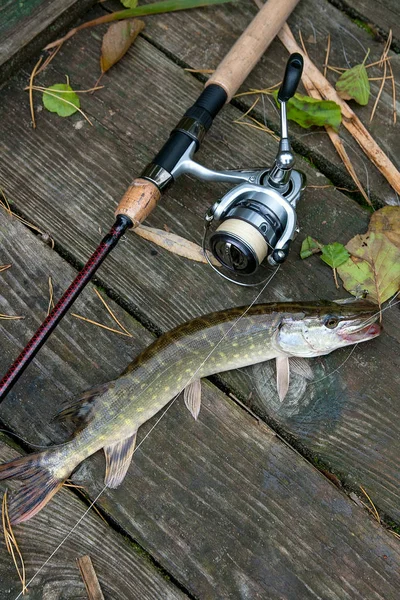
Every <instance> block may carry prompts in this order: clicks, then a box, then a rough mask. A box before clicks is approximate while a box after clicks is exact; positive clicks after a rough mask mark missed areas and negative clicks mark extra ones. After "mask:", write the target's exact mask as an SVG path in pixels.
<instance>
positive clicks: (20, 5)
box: [0, 0, 94, 83]
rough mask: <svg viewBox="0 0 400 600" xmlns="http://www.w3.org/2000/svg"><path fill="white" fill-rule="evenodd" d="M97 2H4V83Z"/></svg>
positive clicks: (0, 55) (0, 54)
mask: <svg viewBox="0 0 400 600" xmlns="http://www.w3.org/2000/svg"><path fill="white" fill-rule="evenodd" d="M93 4H94V0H27V1H24V2H12V1H6V2H3V5H2V6H1V8H0V14H1V19H0V83H2V82H3V81H5V80H6V79H7V77H10V76H11V75H12V73H13V72H15V71H16V70H17V69H18V67H19V66H21V64H22V63H23V62H24V61H26V60H29V59H30V58H31V56H32V55H34V54H35V53H37V52H38V51H40V50H41V49H42V47H43V46H44V45H45V44H46V42H47V41H48V40H50V39H52V38H53V36H54V35H57V34H58V33H59V32H60V31H63V30H64V29H65V28H67V27H69V26H70V24H71V23H72V22H73V21H74V20H75V19H77V17H78V16H80V15H82V14H83V13H84V12H85V11H87V9H88V8H89V7H90V6H92V5H93Z"/></svg>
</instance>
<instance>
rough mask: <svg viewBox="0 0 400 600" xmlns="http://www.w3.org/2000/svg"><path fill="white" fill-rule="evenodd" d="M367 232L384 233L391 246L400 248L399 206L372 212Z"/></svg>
mask: <svg viewBox="0 0 400 600" xmlns="http://www.w3.org/2000/svg"><path fill="white" fill-rule="evenodd" d="M369 230H370V231H375V232H376V233H378V232H379V233H384V234H385V235H386V237H387V238H388V239H389V240H390V241H391V242H392V244H394V245H395V246H397V248H400V206H385V207H384V208H381V209H380V210H377V211H376V212H374V214H373V215H372V217H371V220H370V222H369Z"/></svg>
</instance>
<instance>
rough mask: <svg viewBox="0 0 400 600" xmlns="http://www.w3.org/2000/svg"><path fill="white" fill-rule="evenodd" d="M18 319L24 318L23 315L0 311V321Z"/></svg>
mask: <svg viewBox="0 0 400 600" xmlns="http://www.w3.org/2000/svg"><path fill="white" fill-rule="evenodd" d="M20 319H25V317H17V316H16V315H2V314H1V313H0V321H2V320H3V321H19V320H20Z"/></svg>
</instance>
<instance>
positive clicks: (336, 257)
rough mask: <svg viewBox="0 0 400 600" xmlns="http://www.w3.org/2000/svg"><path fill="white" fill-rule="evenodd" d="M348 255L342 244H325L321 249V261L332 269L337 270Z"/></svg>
mask: <svg viewBox="0 0 400 600" xmlns="http://www.w3.org/2000/svg"><path fill="white" fill-rule="evenodd" d="M349 256H350V255H349V253H348V252H347V250H346V248H345V247H344V246H343V244H339V242H334V243H333V244H326V245H325V246H323V247H322V254H321V259H322V260H323V261H324V262H325V263H326V264H327V265H329V266H330V267H332V269H337V268H338V267H340V265H342V264H343V263H344V262H346V260H347V259H348V258H349Z"/></svg>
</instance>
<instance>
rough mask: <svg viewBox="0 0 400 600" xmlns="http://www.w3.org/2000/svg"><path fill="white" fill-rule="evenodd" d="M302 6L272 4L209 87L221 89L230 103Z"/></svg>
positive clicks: (289, 1)
mask: <svg viewBox="0 0 400 600" xmlns="http://www.w3.org/2000/svg"><path fill="white" fill-rule="evenodd" d="M298 2H299V0H268V1H267V2H266V3H265V4H264V6H263V7H262V9H261V10H260V11H259V13H258V14H257V15H256V16H255V17H254V19H253V20H252V21H251V23H250V25H249V26H248V27H247V29H246V30H245V31H244V32H243V33H242V35H241V36H240V38H239V39H238V40H237V42H236V43H235V45H234V46H233V47H232V48H231V50H230V51H229V52H228V54H227V55H226V56H225V58H224V59H223V61H222V62H221V63H220V64H219V66H218V67H217V70H216V71H214V73H213V74H212V75H211V77H210V79H209V80H208V81H207V83H206V86H208V85H210V84H212V83H214V84H216V85H219V86H220V87H222V88H223V89H224V90H225V92H226V94H227V102H230V100H231V99H232V96H234V94H235V93H236V91H237V90H238V89H239V87H240V86H241V85H242V83H243V81H244V80H245V79H246V77H247V76H248V74H249V73H250V71H251V70H252V69H253V68H254V66H255V65H256V63H257V62H258V61H259V60H260V58H261V56H262V55H263V54H264V52H265V50H266V49H267V48H268V46H269V45H270V43H271V42H272V40H273V39H274V37H275V36H276V35H277V34H278V32H279V31H280V29H281V28H282V26H283V25H284V24H285V22H286V20H287V18H288V17H289V15H290V13H291V12H292V11H293V9H294V8H295V6H296V5H297V3H298Z"/></svg>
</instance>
